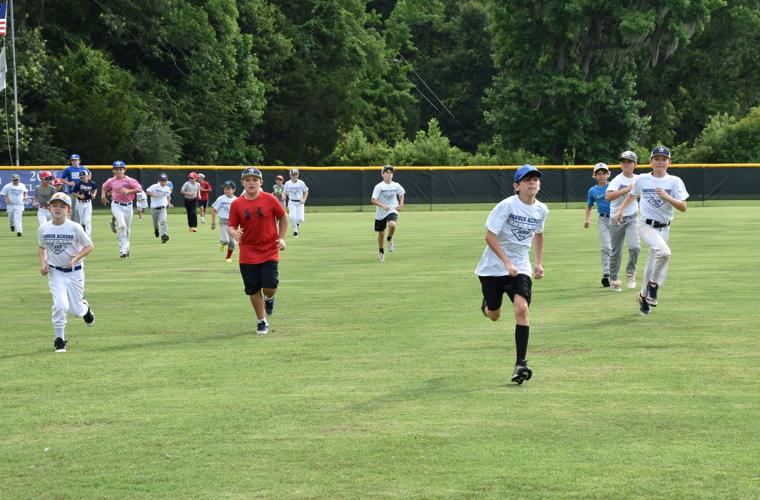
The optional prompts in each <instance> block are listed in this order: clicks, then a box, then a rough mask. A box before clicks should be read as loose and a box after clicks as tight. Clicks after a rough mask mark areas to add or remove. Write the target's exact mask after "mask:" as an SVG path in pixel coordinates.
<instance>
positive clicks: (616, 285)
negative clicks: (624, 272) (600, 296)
mask: <svg viewBox="0 0 760 500" xmlns="http://www.w3.org/2000/svg"><path fill="white" fill-rule="evenodd" d="M610 290H611V291H613V292H622V291H623V283H621V282H620V280H610Z"/></svg>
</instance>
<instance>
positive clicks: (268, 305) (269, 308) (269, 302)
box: [264, 297, 274, 316]
mask: <svg viewBox="0 0 760 500" xmlns="http://www.w3.org/2000/svg"><path fill="white" fill-rule="evenodd" d="M264 311H266V313H267V316H271V315H272V314H273V313H274V297H272V298H271V299H268V298H266V297H264Z"/></svg>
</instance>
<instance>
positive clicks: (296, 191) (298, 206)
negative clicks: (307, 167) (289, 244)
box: [285, 168, 309, 238]
mask: <svg viewBox="0 0 760 500" xmlns="http://www.w3.org/2000/svg"><path fill="white" fill-rule="evenodd" d="M298 175H299V171H298V169H297V168H291V169H290V180H289V181H288V182H286V183H285V194H286V195H287V196H288V215H289V216H290V225H291V226H293V237H294V238H298V230H299V227H298V226H299V225H300V224H301V223H302V222H303V221H304V207H305V206H306V199H307V198H308V197H309V188H308V187H307V186H306V183H305V182H304V181H302V180H301V179H299V178H298Z"/></svg>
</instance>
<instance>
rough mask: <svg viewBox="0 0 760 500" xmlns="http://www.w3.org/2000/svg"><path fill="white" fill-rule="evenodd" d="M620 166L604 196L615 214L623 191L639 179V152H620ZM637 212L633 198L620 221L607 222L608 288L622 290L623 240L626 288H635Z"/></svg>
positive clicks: (638, 246) (626, 191)
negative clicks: (608, 225) (626, 255)
mask: <svg viewBox="0 0 760 500" xmlns="http://www.w3.org/2000/svg"><path fill="white" fill-rule="evenodd" d="M619 160H620V169H621V170H622V173H620V174H618V175H617V176H616V177H615V178H614V179H612V181H611V182H610V185H609V187H608V188H607V192H606V193H605V195H604V197H605V198H606V199H607V201H609V202H610V214H612V215H613V216H614V215H615V214H617V212H618V209H620V206H621V205H622V204H623V200H625V195H627V194H628V193H630V192H631V189H632V188H633V184H634V183H635V182H636V179H638V177H639V176H638V175H636V174H634V173H633V171H634V170H635V169H636V163H637V162H638V160H639V159H638V156H636V153H634V152H633V151H623V152H622V153H621V154H620V158H619ZM638 213H639V203H638V201H636V200H633V201H632V202H631V203H630V204H629V205H628V206H627V207H625V212H624V213H623V217H622V218H621V219H620V224H617V223H615V221H612V223H611V224H610V242H611V244H612V254H611V255H610V289H611V290H612V291H613V292H622V291H623V284H622V282H621V280H620V263H621V261H622V260H623V244H624V243H625V242H626V241H627V242H628V263H627V264H626V266H625V274H626V282H627V284H626V286H627V287H628V289H629V290H633V289H634V288H636V263H637V262H638V260H639V252H640V251H641V247H640V245H639V223H638V221H637V220H636V216H637V215H638Z"/></svg>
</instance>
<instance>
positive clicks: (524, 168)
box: [515, 163, 544, 184]
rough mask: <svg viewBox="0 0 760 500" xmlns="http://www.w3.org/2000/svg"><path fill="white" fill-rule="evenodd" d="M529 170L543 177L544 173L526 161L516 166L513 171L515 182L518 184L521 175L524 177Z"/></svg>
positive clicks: (521, 177)
mask: <svg viewBox="0 0 760 500" xmlns="http://www.w3.org/2000/svg"><path fill="white" fill-rule="evenodd" d="M531 172H535V173H536V174H538V177H539V178H541V177H543V175H544V174H542V173H541V171H540V170H539V169H537V168H536V167H534V166H533V165H529V164H527V163H526V164H525V165H523V166H522V167H520V168H518V169H517V171H516V172H515V184H519V183H520V181H521V180H523V177H525V176H526V175H528V174H529V173H531Z"/></svg>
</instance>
